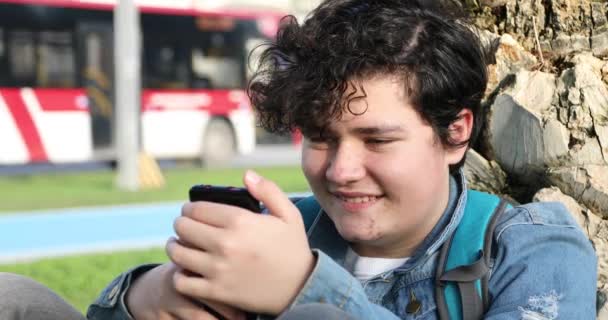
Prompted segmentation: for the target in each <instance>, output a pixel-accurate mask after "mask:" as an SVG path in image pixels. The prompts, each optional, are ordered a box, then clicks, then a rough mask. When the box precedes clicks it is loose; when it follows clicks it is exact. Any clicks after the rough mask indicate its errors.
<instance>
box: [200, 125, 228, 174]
mask: <svg viewBox="0 0 608 320" xmlns="http://www.w3.org/2000/svg"><path fill="white" fill-rule="evenodd" d="M235 154H236V137H235V136H234V131H232V126H230V123H228V121H226V120H224V119H219V118H216V119H211V121H209V124H208V125H207V130H206V131H205V137H204V139H203V150H202V154H201V162H202V164H203V166H205V167H208V168H214V167H226V166H227V165H229V164H230V161H231V160H232V158H233V157H234V156H235Z"/></svg>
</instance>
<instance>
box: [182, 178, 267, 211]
mask: <svg viewBox="0 0 608 320" xmlns="http://www.w3.org/2000/svg"><path fill="white" fill-rule="evenodd" d="M188 194H189V196H190V201H191V202H194V201H210V202H217V203H222V204H228V205H233V206H237V207H241V208H243V209H247V210H250V211H253V212H256V213H260V212H262V209H261V207H260V202H259V201H258V200H257V199H256V198H254V197H253V196H252V195H251V194H250V193H249V191H247V189H245V188H237V187H225V186H214V185H209V184H197V185H195V186H192V188H190V191H189V192H188Z"/></svg>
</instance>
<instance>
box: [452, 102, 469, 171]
mask: <svg viewBox="0 0 608 320" xmlns="http://www.w3.org/2000/svg"><path fill="white" fill-rule="evenodd" d="M473 121H474V119H473V112H472V111H471V110H470V109H466V108H465V109H462V110H461V111H460V112H459V113H458V118H457V119H456V120H455V121H454V122H452V123H451V124H450V126H449V127H448V132H449V134H450V137H449V139H450V141H452V142H453V143H454V144H459V143H461V142H464V141H467V140H469V138H471V132H472V131H473ZM468 148H469V144H468V143H467V144H465V145H463V146H461V147H448V148H447V160H448V163H449V164H456V163H458V162H460V160H462V157H464V154H465V153H466V152H467V149H468Z"/></svg>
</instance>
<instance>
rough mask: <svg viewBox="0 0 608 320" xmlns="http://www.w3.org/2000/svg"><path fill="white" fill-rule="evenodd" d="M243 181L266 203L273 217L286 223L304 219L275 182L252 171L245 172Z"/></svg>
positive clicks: (255, 195) (256, 196)
mask: <svg viewBox="0 0 608 320" xmlns="http://www.w3.org/2000/svg"><path fill="white" fill-rule="evenodd" d="M243 180H244V182H245V186H246V187H247V190H249V192H250V193H251V194H252V195H253V196H254V197H255V198H256V199H258V200H260V201H261V202H263V203H264V206H266V208H268V210H269V211H270V214H271V215H273V216H275V217H278V218H281V219H282V220H284V221H293V220H294V219H295V220H298V219H299V220H301V219H302V218H301V216H300V213H299V212H298V210H297V208H296V207H295V206H294V205H293V203H292V202H291V200H289V197H287V195H286V194H285V193H284V192H283V190H281V188H279V186H277V185H276V183H274V182H273V181H271V180H268V179H265V178H263V177H261V176H260V175H258V174H257V173H255V172H254V171H252V170H247V172H245V177H244V179H243Z"/></svg>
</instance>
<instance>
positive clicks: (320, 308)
mask: <svg viewBox="0 0 608 320" xmlns="http://www.w3.org/2000/svg"><path fill="white" fill-rule="evenodd" d="M0 319H1V320H84V319H85V317H84V316H83V315H82V314H81V313H80V312H78V311H77V310H76V309H74V307H72V306H71V305H70V304H68V303H67V302H66V301H65V300H63V299H62V298H61V297H59V296H58V295H57V294H56V293H54V292H53V291H51V290H50V289H49V288H47V287H45V286H43V285H42V284H40V283H38V282H35V281H34V280H32V279H29V278H26V277H23V276H20V275H16V274H11V273H2V272H0ZM277 320H355V318H354V317H352V316H350V315H348V314H346V313H345V312H343V311H342V310H340V309H338V308H337V307H334V306H332V305H327V304H320V303H312V304H304V305H300V306H297V307H295V308H293V309H291V310H289V311H288V312H285V313H284V314H282V315H281V316H280V317H278V318H277Z"/></svg>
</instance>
